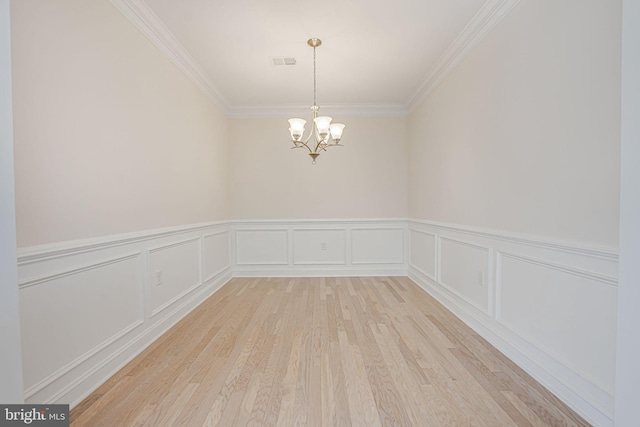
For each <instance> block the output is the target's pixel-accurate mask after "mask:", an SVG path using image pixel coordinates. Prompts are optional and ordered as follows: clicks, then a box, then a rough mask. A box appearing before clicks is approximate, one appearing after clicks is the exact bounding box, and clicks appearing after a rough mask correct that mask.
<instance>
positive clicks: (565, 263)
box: [408, 220, 617, 426]
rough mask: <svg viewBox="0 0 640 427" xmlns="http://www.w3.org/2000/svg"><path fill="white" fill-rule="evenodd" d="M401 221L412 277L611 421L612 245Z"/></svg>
mask: <svg viewBox="0 0 640 427" xmlns="http://www.w3.org/2000/svg"><path fill="white" fill-rule="evenodd" d="M408 227H409V236H410V238H411V243H410V248H411V255H410V260H411V261H410V264H409V267H408V273H409V277H410V278H411V279H412V280H414V281H415V282H416V283H417V284H418V285H420V286H422V287H423V288H424V289H425V290H426V291H427V292H429V293H430V294H431V295H433V296H434V297H435V298H437V299H438V300H439V301H440V302H441V303H443V304H444V305H445V306H446V307H447V308H448V309H449V310H451V311H452V312H453V313H455V314H456V315H457V316H458V317H460V318H461V319H462V320H463V321H464V322H465V323H467V324H468V325H469V326H471V327H472V328H473V329H475V330H476V332H478V333H479V334H480V335H482V336H483V337H484V338H485V339H487V340H488V341H490V342H491V343H492V344H493V345H494V346H496V347H497V348H498V349H499V350H500V351H502V352H503V353H504V354H506V355H507V356H508V357H509V358H510V359H511V360H513V361H514V362H516V363H517V364H518V365H519V366H520V367H522V368H523V369H525V370H526V371H527V372H528V373H529V374H531V375H532V376H533V377H534V378H535V379H536V380H538V381H539V382H541V383H542V384H543V385H544V386H545V387H547V388H548V389H549V390H551V391H552V392H553V393H555V394H556V395H557V396H558V397H560V399H562V400H563V401H564V402H566V403H567V404H568V405H569V406H571V407H572V408H573V409H574V410H576V411H577V412H578V413H580V414H581V415H582V416H583V417H585V419H587V420H588V421H589V422H591V423H592V424H594V425H598V426H612V425H613V381H614V373H615V330H616V301H617V278H616V276H615V274H616V271H617V252H616V251H615V250H613V249H608V248H592V247H584V246H581V245H578V244H573V243H570V242H569V243H568V242H557V241H544V240H540V239H536V238H533V237H528V236H522V235H513V234H508V233H502V232H497V231H494V230H481V229H475V228H471V227H463V226H458V225H453V224H443V223H436V222H429V221H419V220H409V221H408ZM434 250H435V253H434Z"/></svg>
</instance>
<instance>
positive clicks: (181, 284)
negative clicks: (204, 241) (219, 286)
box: [148, 237, 200, 317]
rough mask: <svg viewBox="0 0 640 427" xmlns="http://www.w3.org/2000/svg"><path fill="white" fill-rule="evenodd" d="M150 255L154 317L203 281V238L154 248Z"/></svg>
mask: <svg viewBox="0 0 640 427" xmlns="http://www.w3.org/2000/svg"><path fill="white" fill-rule="evenodd" d="M148 257H149V276H148V277H149V278H150V280H149V289H150V291H151V305H150V307H151V316H152V317H153V316H155V315H157V314H158V313H159V312H160V311H162V310H164V309H165V308H167V307H170V306H171V304H173V303H174V302H176V301H177V300H179V299H180V298H181V297H183V296H185V295H186V294H188V293H189V291H191V290H193V289H194V288H195V287H196V286H198V285H199V284H200V237H192V238H189V239H187V240H180V241H177V242H174V243H169V244H165V245H162V246H160V247H156V248H152V249H150V250H149V255H148Z"/></svg>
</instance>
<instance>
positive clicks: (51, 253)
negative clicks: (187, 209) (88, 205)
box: [18, 223, 231, 406]
mask: <svg viewBox="0 0 640 427" xmlns="http://www.w3.org/2000/svg"><path fill="white" fill-rule="evenodd" d="M230 227H231V226H230V224H229V223H207V224H197V225H191V226H186V227H176V228H167V229H161V230H152V231H146V232H138V233H130V234H124V235H118V236H107V237H103V238H97V239H87V240H83V241H76V242H67V243H59V244H53V245H47V246H40V247H34V248H25V249H21V250H19V251H18V279H19V286H20V313H21V321H22V343H23V352H22V354H23V367H24V378H25V400H26V401H27V402H28V403H69V404H70V405H71V406H74V405H76V404H77V403H79V402H80V401H81V400H82V399H83V398H84V397H85V396H87V395H88V394H89V393H90V392H91V391H93V390H94V389H96V388H97V387H98V386H99V385H100V384H102V383H103V382H104V381H106V380H107V379H108V378H109V377H110V376H111V375H113V374H114V373H115V372H116V371H117V370H118V369H120V368H121V367H123V366H124V365H125V364H126V363H127V362H128V361H129V360H131V359H132V358H133V357H135V356H136V355H137V354H139V353H140V352H141V351H142V350H144V349H145V348H146V347H147V346H148V345H149V344H151V343H152V342H153V341H154V340H155V339H156V338H157V337H159V336H160V335H161V334H162V333H164V332H165V331H166V330H167V329H169V328H170V327H171V326H172V325H173V324H175V323H176V322H177V321H178V320H180V319H181V318H182V317H183V316H185V315H186V314H187V313H189V312H190V311H191V310H193V308H195V307H196V306H197V305H198V304H200V303H201V302H202V301H204V300H205V299H206V298H208V297H209V296H210V295H211V294H212V293H213V292H215V291H216V290H217V289H219V288H220V287H221V286H222V285H223V284H225V283H226V282H227V281H228V280H229V279H230V278H231V265H230V263H229V260H230V258H231V257H230V254H229V250H230V245H229V229H230ZM158 273H160V274H158ZM205 275H206V278H205V280H203V279H202V277H203V276H205ZM158 283H160V284H159V285H158Z"/></svg>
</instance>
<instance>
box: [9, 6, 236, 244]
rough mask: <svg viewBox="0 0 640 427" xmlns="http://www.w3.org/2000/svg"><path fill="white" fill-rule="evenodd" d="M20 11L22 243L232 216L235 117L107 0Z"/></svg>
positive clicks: (14, 12) (16, 55) (14, 14)
mask: <svg viewBox="0 0 640 427" xmlns="http://www.w3.org/2000/svg"><path fill="white" fill-rule="evenodd" d="M11 20H12V46H13V75H14V80H13V89H14V111H13V113H14V132H15V178H16V179H15V180H16V211H17V234H18V246H19V247H24V246H31V245H37V244H44V243H50V242H58V241H65V240H73V239H79V238H88V237H93V236H102V235H108V234H114V233H124V232H130V231H137V230H144V229H153V228H159V227H166V226H174V225H183V224H192V223H198V222H206V221H212V220H218V219H228V218H229V197H228V180H227V177H228V170H227V169H228V166H227V163H228V162H227V161H228V156H229V153H228V141H227V139H228V138H227V131H228V119H227V118H226V117H225V116H224V114H223V113H222V112H221V111H219V110H218V109H216V107H214V106H212V104H211V103H210V102H209V100H208V99H207V98H206V97H205V96H204V95H203V94H202V93H201V92H200V91H199V90H198V89H197V88H196V87H195V86H194V85H193V84H192V83H191V82H190V81H189V80H187V78H186V77H184V76H183V75H182V74H181V73H180V72H179V71H178V69H177V68H176V67H175V66H174V65H172V64H171V63H170V62H169V61H168V60H167V58H166V57H164V56H163V54H162V53H160V52H159V51H158V50H157V49H156V48H155V47H154V46H153V45H152V44H151V43H150V42H149V41H148V40H147V39H146V38H145V37H144V36H143V35H142V34H141V33H139V32H138V31H137V30H136V29H135V28H134V27H133V26H132V25H131V23H130V22H129V21H128V20H127V19H126V18H125V17H123V16H122V15H121V14H120V12H118V11H117V10H116V9H115V8H114V7H113V6H112V5H111V4H110V3H109V2H108V1H107V0H94V1H84V0H47V1H39V0H20V1H13V2H12V3H11Z"/></svg>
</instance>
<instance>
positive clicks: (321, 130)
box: [313, 116, 331, 139]
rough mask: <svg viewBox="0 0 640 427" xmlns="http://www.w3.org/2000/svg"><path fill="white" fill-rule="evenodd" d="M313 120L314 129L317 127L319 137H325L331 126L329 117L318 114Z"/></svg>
mask: <svg viewBox="0 0 640 427" xmlns="http://www.w3.org/2000/svg"><path fill="white" fill-rule="evenodd" d="M313 121H314V122H315V124H316V129H318V135H320V138H321V139H325V138H326V137H327V135H328V134H329V129H330V128H331V117H328V116H320V117H316V118H315V119H313Z"/></svg>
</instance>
